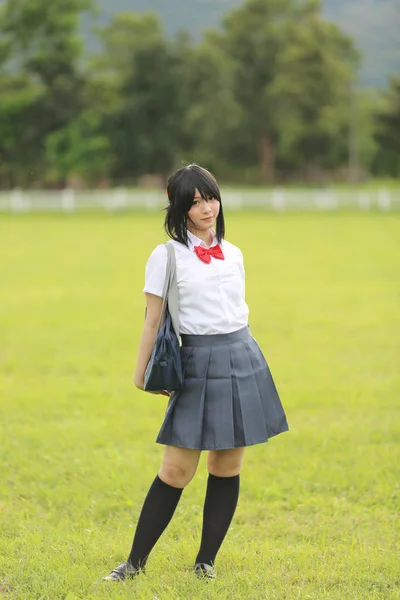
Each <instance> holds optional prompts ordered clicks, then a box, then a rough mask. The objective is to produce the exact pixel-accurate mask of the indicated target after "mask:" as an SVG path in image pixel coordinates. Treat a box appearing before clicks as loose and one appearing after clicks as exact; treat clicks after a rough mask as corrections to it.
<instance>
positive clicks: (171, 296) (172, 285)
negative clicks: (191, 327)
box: [165, 241, 179, 340]
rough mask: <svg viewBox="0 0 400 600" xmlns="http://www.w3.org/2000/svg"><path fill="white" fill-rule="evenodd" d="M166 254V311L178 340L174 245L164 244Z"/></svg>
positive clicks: (171, 243) (177, 301) (170, 243)
mask: <svg viewBox="0 0 400 600" xmlns="http://www.w3.org/2000/svg"><path fill="white" fill-rule="evenodd" d="M165 245H166V247H167V252H168V262H169V265H170V269H169V288H168V300H167V301H168V310H169V314H170V315H171V321H172V327H173V328H174V331H175V333H176V337H177V338H178V340H179V300H178V280H177V274H176V257H175V249H174V243H173V242H172V241H171V242H165Z"/></svg>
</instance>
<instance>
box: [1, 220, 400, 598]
mask: <svg viewBox="0 0 400 600" xmlns="http://www.w3.org/2000/svg"><path fill="white" fill-rule="evenodd" d="M161 219H162V217H161V216H160V215H157V216H156V215H154V214H152V215H151V214H148V215H141V214H131V215H117V216H106V215H79V216H74V215H72V216H70V217H68V216H67V217H66V216H62V215H56V216H51V215H47V216H46V215H36V216H35V215H34V216H14V217H12V216H9V217H2V218H1V221H0V257H1V260H0V277H1V300H0V311H1V312H0V337H1V340H0V365H1V378H0V385H1V387H0V393H1V405H0V407H1V430H0V439H1V445H0V452H1V463H0V472H1V480H0V486H1V493H0V519H1V521H0V523H1V531H0V597H1V598H3V597H4V598H5V599H7V600H11V599H13V600H14V599H19V600H22V599H23V600H33V599H37V600H39V599H46V600H59V599H60V600H61V599H63V600H64V599H67V600H76V599H78V598H79V599H92V600H101V599H103V598H104V599H106V598H107V599H108V598H118V599H125V598H126V599H128V598H138V599H142V600H152V599H156V598H157V599H158V600H197V599H200V598H201V599H214V598H215V599H218V600H219V599H221V600H225V599H227V600H228V599H229V600H239V599H251V600H261V599H274V600H283V599H301V600H303V599H309V598H312V599H316V600H319V599H325V598H329V599H335V600H339V599H340V600H342V599H349V600H361V599H368V600H370V599H378V598H379V599H382V600H389V599H392V598H400V569H399V565H400V552H399V538H400V536H399V533H400V527H399V508H400V490H399V485H400V483H399V480H400V477H399V474H400V469H399V459H400V452H399V440H400V418H399V417H400V411H399V396H400V375H399V364H400V352H399V341H400V311H399V305H400V302H399V300H400V265H399V262H400V261H399V258H400V252H399V251H400V220H399V216H398V215H395V214H373V213H363V214H361V213H357V214H356V213H348V212H346V213H344V212H343V213H335V214H312V213H308V214H304V213H303V214H295V213H292V214H271V213H266V212H262V213H256V212H253V213H248V214H246V213H232V214H228V215H227V239H229V240H230V241H232V242H233V243H236V244H238V245H240V247H241V248H242V250H243V252H244V256H245V266H246V272H247V286H246V289H247V301H248V304H249V306H250V324H251V327H252V332H253V335H254V336H255V337H256V339H257V341H258V343H259V344H260V345H261V347H262V349H263V351H264V353H265V355H266V357H267V360H268V361H269V363H270V367H271V370H272V372H273V374H274V378H275V380H276V383H277V386H278V389H279V391H280V394H281V398H282V402H283V404H284V407H285V409H286V412H287V416H288V421H289V425H290V428H291V429H290V432H288V433H285V434H282V435H280V436H277V437H276V438H274V439H273V440H271V441H270V442H269V443H268V444H261V445H258V446H253V447H251V448H249V449H248V450H246V455H245V460H244V465H243V470H242V476H241V482H242V485H241V495H240V499H239V505H238V509H237V512H236V515H235V517H234V520H233V523H232V526H231V528H230V530H229V532H228V535H227V538H226V540H225V542H224V544H223V546H222V549H221V550H220V553H219V555H218V558H217V563H216V568H217V574H218V579H217V580H215V581H214V582H209V583H204V582H202V581H198V580H197V579H196V577H195V575H194V574H193V573H192V571H191V566H192V564H193V560H194V558H195V555H196V552H197V549H198V544H199V539H200V531H201V511H202V506H203V498H204V491H205V484H206V479H207V471H206V464H205V459H206V453H203V455H202V457H201V461H200V465H199V469H198V471H197V474H196V476H195V478H194V480H193V481H192V482H191V484H190V485H189V486H188V487H187V488H186V489H185V491H184V494H183V496H182V499H181V502H180V504H179V505H178V508H177V512H176V514H175V516H174V518H173V520H172V522H171V524H170V526H169V528H168V529H167V531H166V532H165V533H164V534H163V536H162V538H161V540H160V541H159V543H158V545H157V546H156V548H155V549H154V551H153V553H152V555H151V557H150V559H149V563H148V567H147V575H146V576H145V577H141V578H139V579H138V580H136V581H133V582H130V583H127V584H113V583H108V582H101V581H100V580H101V577H102V576H104V575H105V574H107V573H108V572H109V571H110V570H111V569H112V568H114V567H115V566H116V565H117V564H119V562H122V561H123V560H126V556H127V552H128V551H129V549H130V546H131V542H132V537H133V533H134V528H135V524H136V521H137V517H138V513H139V510H140V508H141V505H142V502H143V499H144V496H145V494H146V493H147V489H148V487H149V485H150V483H151V482H152V480H153V479H154V476H155V474H156V472H157V470H158V468H159V464H160V460H161V456H162V451H163V448H162V446H160V445H157V444H155V442H154V440H155V437H156V435H157V433H158V429H159V427H160V424H161V421H162V419H163V415H164V410H165V406H166V402H167V400H166V399H165V398H164V397H161V396H159V397H157V396H152V395H150V394H148V395H146V394H144V393H142V392H139V391H137V390H136V389H135V388H134V386H133V383H132V382H131V375H132V373H133V368H134V363H135V353H136V349H137V344H138V339H139V335H140V332H141V327H142V322H143V316H144V298H143V294H142V291H141V290H142V286H143V277H144V264H145V261H146V259H147V257H148V255H149V254H150V252H151V250H152V249H153V247H154V246H155V245H156V244H157V243H160V242H161V241H163V239H164V237H163V233H162V228H161Z"/></svg>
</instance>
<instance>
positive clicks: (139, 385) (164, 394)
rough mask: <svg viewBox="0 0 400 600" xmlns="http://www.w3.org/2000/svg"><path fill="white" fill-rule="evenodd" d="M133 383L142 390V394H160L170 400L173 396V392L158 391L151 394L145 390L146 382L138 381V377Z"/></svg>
mask: <svg viewBox="0 0 400 600" xmlns="http://www.w3.org/2000/svg"><path fill="white" fill-rule="evenodd" d="M133 383H134V384H135V386H136V387H137V388H138V389H139V390H142V392H145V391H147V392H148V393H149V394H158V395H161V396H167V397H168V398H169V397H170V395H171V394H172V392H170V391H168V390H157V391H154V392H151V391H149V390H145V389H144V380H143V379H137V378H136V377H134V378H133Z"/></svg>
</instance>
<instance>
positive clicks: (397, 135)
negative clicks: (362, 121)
mask: <svg viewBox="0 0 400 600" xmlns="http://www.w3.org/2000/svg"><path fill="white" fill-rule="evenodd" d="M384 99H385V104H384V106H383V107H381V108H380V109H379V110H378V111H377V112H376V117H375V122H376V133H375V139H376V141H377V143H378V145H379V149H378V151H377V154H376V156H375V159H374V163H373V171H374V173H376V174H378V175H390V176H392V177H400V77H398V76H397V77H393V78H392V79H391V81H390V88H389V90H388V92H387V93H386V94H385V97H384Z"/></svg>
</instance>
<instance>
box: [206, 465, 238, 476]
mask: <svg viewBox="0 0 400 600" xmlns="http://www.w3.org/2000/svg"><path fill="white" fill-rule="evenodd" d="M208 472H209V473H210V474H211V475H215V477H235V475H239V473H240V466H238V467H232V466H229V467H227V466H223V465H210V466H209V467H208Z"/></svg>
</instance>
